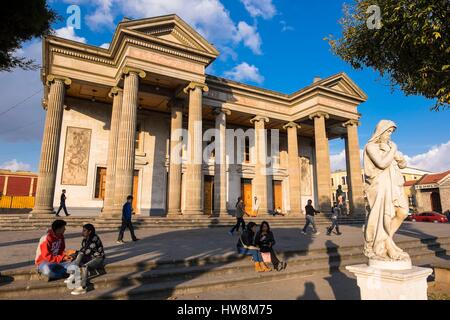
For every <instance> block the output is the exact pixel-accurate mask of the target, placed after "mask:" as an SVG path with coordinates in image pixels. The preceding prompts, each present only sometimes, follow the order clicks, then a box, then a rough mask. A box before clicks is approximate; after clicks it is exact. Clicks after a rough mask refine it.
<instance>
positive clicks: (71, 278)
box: [64, 274, 75, 283]
mask: <svg viewBox="0 0 450 320" xmlns="http://www.w3.org/2000/svg"><path fill="white" fill-rule="evenodd" d="M74 280H75V275H74V274H71V275H70V276H69V277H68V278H67V279H66V280H64V283H73V281H74Z"/></svg>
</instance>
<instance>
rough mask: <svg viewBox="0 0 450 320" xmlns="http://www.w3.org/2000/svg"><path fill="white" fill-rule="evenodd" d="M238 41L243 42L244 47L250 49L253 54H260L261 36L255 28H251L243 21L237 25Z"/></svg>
mask: <svg viewBox="0 0 450 320" xmlns="http://www.w3.org/2000/svg"><path fill="white" fill-rule="evenodd" d="M238 39H239V41H243V42H244V45H245V46H246V47H248V48H250V49H251V50H252V51H253V53H254V54H262V52H261V36H260V35H259V33H258V31H257V30H256V26H251V25H249V24H247V23H246V22H244V21H241V22H239V23H238Z"/></svg>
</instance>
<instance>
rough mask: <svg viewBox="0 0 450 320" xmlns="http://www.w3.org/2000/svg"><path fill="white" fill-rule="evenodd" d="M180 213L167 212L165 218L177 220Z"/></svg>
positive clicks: (178, 211) (174, 211)
mask: <svg viewBox="0 0 450 320" xmlns="http://www.w3.org/2000/svg"><path fill="white" fill-rule="evenodd" d="M181 215H182V213H181V210H169V211H167V213H166V217H167V218H179V217H181Z"/></svg>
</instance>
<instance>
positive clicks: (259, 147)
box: [250, 116, 269, 214]
mask: <svg viewBox="0 0 450 320" xmlns="http://www.w3.org/2000/svg"><path fill="white" fill-rule="evenodd" d="M265 122H269V118H267V117H261V116H256V117H254V118H252V119H251V120H250V123H254V124H255V152H254V155H255V159H254V160H255V162H254V163H255V177H254V179H253V183H252V187H253V188H254V192H253V194H254V195H255V196H256V197H257V198H258V200H259V210H258V214H266V213H268V209H269V208H268V198H267V196H268V195H267V194H268V192H267V187H268V176H267V163H266V162H267V136H266V130H265V128H264V123H265ZM252 202H253V199H252Z"/></svg>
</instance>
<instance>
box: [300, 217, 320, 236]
mask: <svg viewBox="0 0 450 320" xmlns="http://www.w3.org/2000/svg"><path fill="white" fill-rule="evenodd" d="M309 225H311V226H312V228H313V231H314V233H316V232H317V228H316V223H315V222H314V216H310V215H306V224H305V226H304V227H303V232H306V230H307V229H308V226H309Z"/></svg>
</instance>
